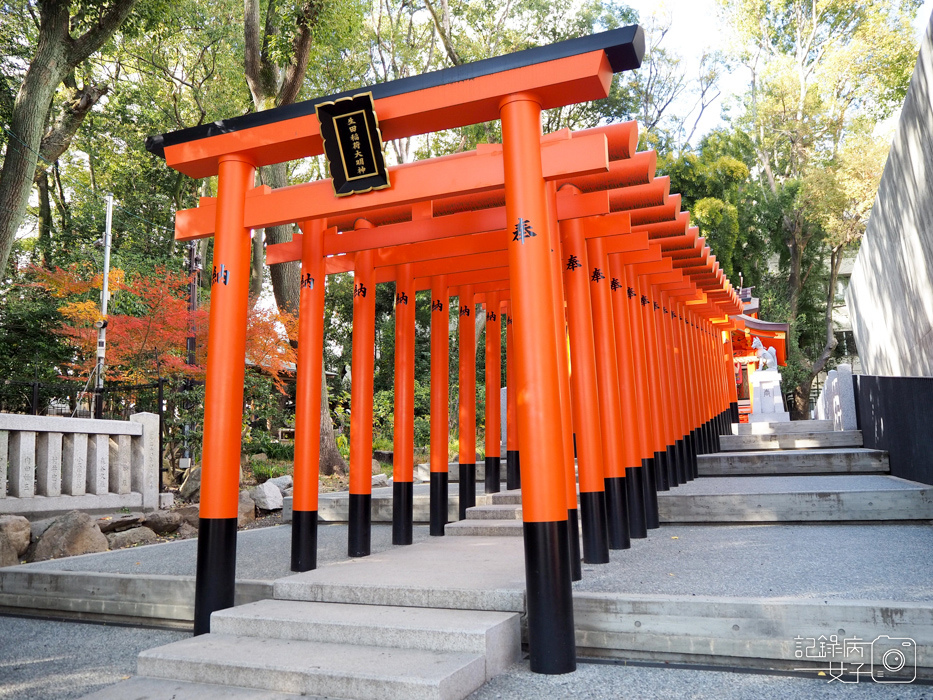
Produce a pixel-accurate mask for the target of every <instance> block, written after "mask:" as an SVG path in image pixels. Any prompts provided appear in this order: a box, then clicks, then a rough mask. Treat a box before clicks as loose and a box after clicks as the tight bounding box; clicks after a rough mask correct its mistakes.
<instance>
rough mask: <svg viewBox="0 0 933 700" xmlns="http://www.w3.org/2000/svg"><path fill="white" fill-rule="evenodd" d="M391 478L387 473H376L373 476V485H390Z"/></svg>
mask: <svg viewBox="0 0 933 700" xmlns="http://www.w3.org/2000/svg"><path fill="white" fill-rule="evenodd" d="M388 485H389V480H388V478H386V475H385V474H376V475H374V476H373V486H388Z"/></svg>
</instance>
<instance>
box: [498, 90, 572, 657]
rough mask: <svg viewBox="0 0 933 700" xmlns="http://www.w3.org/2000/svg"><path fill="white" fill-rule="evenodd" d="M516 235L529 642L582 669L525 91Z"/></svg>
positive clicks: (515, 174) (534, 135)
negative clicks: (577, 643)
mask: <svg viewBox="0 0 933 700" xmlns="http://www.w3.org/2000/svg"><path fill="white" fill-rule="evenodd" d="M499 113H500V117H501V119H502V148H503V164H504V169H505V209H506V221H507V222H508V227H507V228H506V235H507V236H509V242H508V254H509V271H510V277H511V297H512V309H513V311H514V315H515V323H514V334H515V354H516V362H515V370H516V372H515V373H516V375H517V376H516V379H517V381H516V384H517V389H518V392H519V393H518V430H519V444H520V445H521V449H522V453H523V455H522V462H523V464H522V467H523V469H525V475H524V478H523V479H522V519H523V521H524V526H523V530H524V545H525V584H526V596H527V605H528V608H527V610H528V642H529V652H530V654H529V656H530V665H531V670H532V672H534V673H548V674H554V673H569V672H571V671H574V670H575V669H576V666H577V663H576V647H575V643H574V628H573V598H572V590H571V580H570V577H571V565H570V551H569V550H570V543H569V539H568V524H567V498H566V482H565V478H566V477H565V474H564V468H565V465H564V461H563V441H562V439H561V430H560V428H561V425H560V421H561V406H560V385H559V384H560V379H559V372H560V367H559V366H558V363H559V359H558V357H559V355H558V352H557V347H556V334H555V328H554V324H555V312H554V308H553V304H554V302H553V295H552V280H551V269H550V265H551V260H550V248H549V246H548V236H546V235H543V234H546V232H547V229H548V208H547V202H546V195H545V187H544V176H543V173H542V167H541V104H540V103H539V102H538V101H537V99H536V98H535V97H534V96H533V95H530V94H524V93H520V94H516V95H511V96H509V97H506V98H504V99H503V100H502V101H501V102H500V104H499Z"/></svg>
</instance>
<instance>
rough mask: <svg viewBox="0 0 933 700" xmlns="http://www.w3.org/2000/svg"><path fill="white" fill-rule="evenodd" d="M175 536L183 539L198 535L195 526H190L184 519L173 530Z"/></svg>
mask: <svg viewBox="0 0 933 700" xmlns="http://www.w3.org/2000/svg"><path fill="white" fill-rule="evenodd" d="M237 524H239V523H237ZM175 536H176V537H179V538H181V539H183V540H187V539H190V538H192V537H197V536H198V528H196V527H191V526H190V525H189V524H188V523H187V522H185V521H184V520H183V521H182V523H181V525H179V526H178V529H177V530H175Z"/></svg>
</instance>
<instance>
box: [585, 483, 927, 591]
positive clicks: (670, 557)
mask: <svg viewBox="0 0 933 700" xmlns="http://www.w3.org/2000/svg"><path fill="white" fill-rule="evenodd" d="M709 481H712V479H710V480H709ZM930 552H933V526H930V525H926V524H903V525H901V524H861V525H846V524H839V525H832V524H829V525H820V524H809V523H808V524H805V525H714V526H709V525H665V526H664V527H662V528H660V529H658V530H649V531H648V538H647V539H643V540H632V548H631V549H628V550H622V551H613V552H610V563H609V564H604V565H594V564H584V565H583V580H582V581H579V582H577V583H575V584H574V590H575V591H591V592H593V591H599V592H607V593H612V592H620V593H646V594H661V595H714V596H738V597H747V596H764V597H784V596H795V597H801V598H824V599H827V600H828V599H846V600H860V599H870V600H900V601H930V600H933V586H931V585H930V581H933V559H931V558H930V556H929V553H930Z"/></svg>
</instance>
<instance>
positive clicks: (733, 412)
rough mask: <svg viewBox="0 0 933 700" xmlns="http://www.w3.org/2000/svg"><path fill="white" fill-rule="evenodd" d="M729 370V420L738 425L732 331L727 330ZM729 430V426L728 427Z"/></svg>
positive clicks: (737, 397)
mask: <svg viewBox="0 0 933 700" xmlns="http://www.w3.org/2000/svg"><path fill="white" fill-rule="evenodd" d="M728 353H729V364H730V365H731V367H730V368H729V369H730V370H732V371H731V374H730V379H729V399H730V401H729V420H730V421H731V422H732V423H736V424H738V422H739V389H738V387H737V386H736V384H735V365H734V358H735V348H734V347H733V346H732V329H729V349H728ZM730 430H731V426H730Z"/></svg>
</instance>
